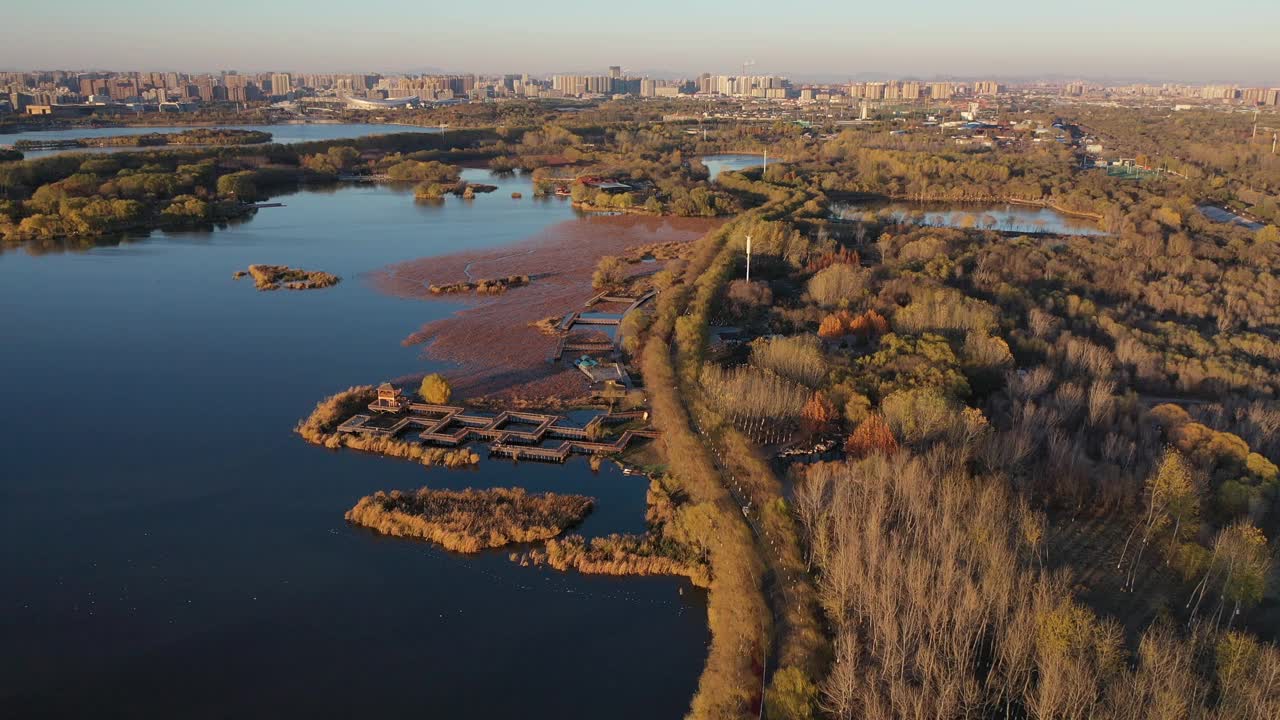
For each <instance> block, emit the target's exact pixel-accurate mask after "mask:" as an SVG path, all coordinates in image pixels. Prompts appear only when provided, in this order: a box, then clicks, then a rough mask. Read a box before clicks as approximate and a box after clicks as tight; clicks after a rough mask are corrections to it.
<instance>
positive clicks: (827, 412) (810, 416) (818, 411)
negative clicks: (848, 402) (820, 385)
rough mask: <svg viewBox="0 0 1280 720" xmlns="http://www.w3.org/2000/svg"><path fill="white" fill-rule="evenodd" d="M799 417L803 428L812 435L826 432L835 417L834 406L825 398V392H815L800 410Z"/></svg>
mask: <svg viewBox="0 0 1280 720" xmlns="http://www.w3.org/2000/svg"><path fill="white" fill-rule="evenodd" d="M800 419H801V421H802V422H803V423H804V426H805V430H807V431H808V432H810V433H812V434H814V435H818V434H821V433H823V432H826V431H827V430H828V429H829V428H830V427H831V423H832V421H834V420H835V419H836V406H835V405H833V404H832V403H831V401H830V400H828V399H827V396H826V395H825V394H823V393H821V392H816V393H814V394H813V397H811V398H809V402H807V403H805V405H804V409H802V410H801V411H800Z"/></svg>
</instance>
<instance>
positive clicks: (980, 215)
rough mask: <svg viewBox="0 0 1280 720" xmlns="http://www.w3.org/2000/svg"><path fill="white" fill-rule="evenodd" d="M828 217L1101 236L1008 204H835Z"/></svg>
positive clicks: (1097, 230)
mask: <svg viewBox="0 0 1280 720" xmlns="http://www.w3.org/2000/svg"><path fill="white" fill-rule="evenodd" d="M831 211H832V214H833V215H834V216H835V217H838V218H844V219H849V220H856V219H859V218H862V217H867V216H874V215H879V216H881V217H889V218H892V219H893V220H894V221H895V222H907V223H914V224H919V225H928V226H932V227H973V228H978V229H989V230H1000V231H1003V232H1018V233H1027V234H1032V235H1034V234H1045V233H1048V234H1055V235H1105V234H1106V233H1105V232H1104V231H1103V230H1102V228H1101V227H1099V226H1098V223H1096V222H1094V221H1093V220H1090V219H1088V218H1079V217H1072V216H1070V215H1066V214H1063V213H1060V212H1058V211H1057V210H1054V209H1053V208H1042V207H1035V206H1031V205H1014V204H1011V203H942V202H923V203H917V202H869V203H853V204H836V203H833V204H832V206H831Z"/></svg>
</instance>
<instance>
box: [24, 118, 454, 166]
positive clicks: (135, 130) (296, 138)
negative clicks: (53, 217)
mask: <svg viewBox="0 0 1280 720" xmlns="http://www.w3.org/2000/svg"><path fill="white" fill-rule="evenodd" d="M212 127H217V128H224V129H234V130H262V131H263V132H269V133H271V142H274V143H283V144H289V143H299V142H312V141H315V140H337V139H340V138H353V137H363V136H365V135H385V134H387V133H401V132H429V133H438V132H440V129H439V128H426V127H416V126H412V125H380V124H370V123H299V124H282V125H215V126H212ZM190 129H191V127H190V126H153V127H108V128H90V127H75V128H67V129H65V130H30V131H27V132H19V133H0V145H13V144H14V143H16V142H18V141H19V140H42V141H50V140H79V139H81V138H99V137H118V136H121V135H146V134H149V133H177V132H182V131H183V130H190ZM155 149H156V148H137V147H106V148H70V149H64V150H25V151H23V153H22V155H23V157H24V158H26V159H27V160H33V159H35V158H38V157H45V156H47V155H57V154H59V153H67V152H77V153H84V152H95V153H97V152H122V151H133V150H155Z"/></svg>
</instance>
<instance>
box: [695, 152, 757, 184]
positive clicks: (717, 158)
mask: <svg viewBox="0 0 1280 720" xmlns="http://www.w3.org/2000/svg"><path fill="white" fill-rule="evenodd" d="M700 159H701V160H702V164H703V165H706V166H707V170H708V171H710V173H711V179H712V180H715V179H716V178H718V177H720V173H722V172H724V171H725V170H734V171H736V170H745V169H746V168H749V167H761V166H762V165H764V156H762V155H704V156H702V157H701V158H700Z"/></svg>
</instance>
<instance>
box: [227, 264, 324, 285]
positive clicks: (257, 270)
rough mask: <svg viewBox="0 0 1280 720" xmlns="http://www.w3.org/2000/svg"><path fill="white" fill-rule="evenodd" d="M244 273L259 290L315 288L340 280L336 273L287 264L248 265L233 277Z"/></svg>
mask: <svg viewBox="0 0 1280 720" xmlns="http://www.w3.org/2000/svg"><path fill="white" fill-rule="evenodd" d="M246 274H247V275H249V276H250V277H252V278H253V284H254V286H255V287H257V288H258V289H259V290H279V289H280V288H285V289H287V290H317V289H319V288H327V287H333V286H334V285H337V284H338V283H339V282H341V281H342V278H340V277H338V276H337V275H333V274H331V273H327V272H323V271H321V270H300V269H297V268H291V267H289V266H288V265H250V266H249V269H248V271H244V270H241V271H239V272H237V273H236V274H235V277H236V279H239V278H242V277H244V276H245V275H246Z"/></svg>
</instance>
